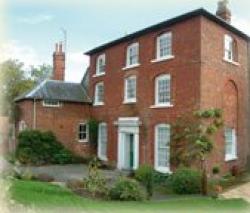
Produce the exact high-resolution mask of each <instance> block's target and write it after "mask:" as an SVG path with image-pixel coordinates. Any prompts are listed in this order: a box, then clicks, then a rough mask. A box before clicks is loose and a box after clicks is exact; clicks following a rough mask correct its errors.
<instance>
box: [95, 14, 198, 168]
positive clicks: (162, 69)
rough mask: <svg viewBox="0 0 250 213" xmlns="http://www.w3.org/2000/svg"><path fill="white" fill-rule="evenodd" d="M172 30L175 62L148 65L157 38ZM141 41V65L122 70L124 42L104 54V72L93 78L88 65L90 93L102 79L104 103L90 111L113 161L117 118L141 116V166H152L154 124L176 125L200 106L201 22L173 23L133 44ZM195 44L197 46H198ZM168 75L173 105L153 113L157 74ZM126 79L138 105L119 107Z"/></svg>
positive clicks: (193, 20) (116, 138)
mask: <svg viewBox="0 0 250 213" xmlns="http://www.w3.org/2000/svg"><path fill="white" fill-rule="evenodd" d="M166 31H171V32H172V34H173V55H174V56H175V58H174V59H171V60H168V61H163V62H158V63H152V62H151V60H152V59H155V52H156V49H155V43H156V38H157V36H158V35H159V34H161V33H163V32H166ZM135 41H137V42H139V45H140V53H139V55H140V59H139V62H140V64H141V65H140V66H139V67H137V68H134V69H130V70H122V68H123V67H124V66H125V55H126V47H127V45H128V44H130V43H127V42H124V43H121V44H119V45H116V46H114V47H111V48H109V49H107V50H106V51H105V54H106V74H105V76H102V77H92V76H93V75H94V74H95V60H96V57H97V56H98V55H93V56H92V57H91V63H90V95H91V96H93V94H94V86H95V84H96V83H97V82H99V81H103V82H104V87H105V89H104V90H105V105H104V106H97V107H93V116H94V117H96V118H97V119H98V120H100V121H105V122H107V124H108V159H109V160H110V161H117V140H118V135H117V127H115V126H114V121H116V120H117V119H118V118H119V117H139V118H140V120H141V121H142V126H141V127H140V141H139V143H140V147H139V153H140V163H141V164H143V163H150V164H153V162H154V126H155V125H156V124H159V123H171V122H174V121H175V119H176V116H178V115H180V114H181V113H182V112H184V111H186V110H190V109H192V108H194V107H195V106H196V105H197V104H198V103H199V96H200V91H199V86H200V82H199V81H200V76H199V75H200V42H199V41H200V18H198V17H197V18H193V19H190V20H188V21H185V22H182V23H179V24H176V25H174V26H172V27H171V28H167V29H164V30H161V31H157V32H154V33H150V34H147V35H144V36H141V37H140V38H138V39H136V40H133V41H131V43H132V42H135ZM197 41H198V42H197ZM165 73H166V74H170V75H171V78H172V103H173V105H174V106H173V107H170V108H164V109H159V108H158V109H152V108H150V106H152V105H154V88H155V83H154V80H155V78H156V77H157V76H159V75H160V74H165ZM129 75H136V76H137V102H136V104H123V98H124V79H125V78H126V77H127V76H129Z"/></svg>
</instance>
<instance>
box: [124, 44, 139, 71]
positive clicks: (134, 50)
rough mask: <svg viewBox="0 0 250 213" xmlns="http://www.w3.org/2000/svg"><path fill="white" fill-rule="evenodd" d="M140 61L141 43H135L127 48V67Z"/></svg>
mask: <svg viewBox="0 0 250 213" xmlns="http://www.w3.org/2000/svg"><path fill="white" fill-rule="evenodd" d="M138 63H139V43H133V44H131V45H129V46H128V48H127V62H126V67H130V66H134V65H138Z"/></svg>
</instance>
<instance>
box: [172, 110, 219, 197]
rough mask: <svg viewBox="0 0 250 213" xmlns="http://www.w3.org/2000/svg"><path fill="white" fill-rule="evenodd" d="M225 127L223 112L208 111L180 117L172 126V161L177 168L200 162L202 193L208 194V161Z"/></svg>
mask: <svg viewBox="0 0 250 213" xmlns="http://www.w3.org/2000/svg"><path fill="white" fill-rule="evenodd" d="M222 126H223V120H222V110H220V109H207V110H199V111H195V112H193V113H187V114H185V115H182V116H180V117H179V118H178V119H177V121H176V123H175V124H173V125H172V149H173V154H172V157H171V160H172V162H173V164H174V165H175V166H181V165H182V166H186V167H190V166H191V165H194V164H195V162H199V163H200V165H201V170H202V193H203V194H207V174H206V173H207V172H206V159H207V157H208V155H209V154H210V153H211V152H212V150H213V144H214V143H213V137H214V136H215V134H216V133H217V132H218V131H219V129H220V128H222Z"/></svg>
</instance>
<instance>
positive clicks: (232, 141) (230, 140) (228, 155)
mask: <svg viewBox="0 0 250 213" xmlns="http://www.w3.org/2000/svg"><path fill="white" fill-rule="evenodd" d="M236 157H237V140H236V131H235V129H233V128H229V127H227V128H225V159H226V161H227V160H233V159H235V158H236Z"/></svg>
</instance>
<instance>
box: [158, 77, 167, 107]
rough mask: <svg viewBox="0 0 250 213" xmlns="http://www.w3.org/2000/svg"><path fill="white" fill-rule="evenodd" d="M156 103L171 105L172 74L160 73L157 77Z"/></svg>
mask: <svg viewBox="0 0 250 213" xmlns="http://www.w3.org/2000/svg"><path fill="white" fill-rule="evenodd" d="M155 105H156V106H169V105H171V76H170V75H168V74H166V75H160V76H158V77H156V79H155Z"/></svg>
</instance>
